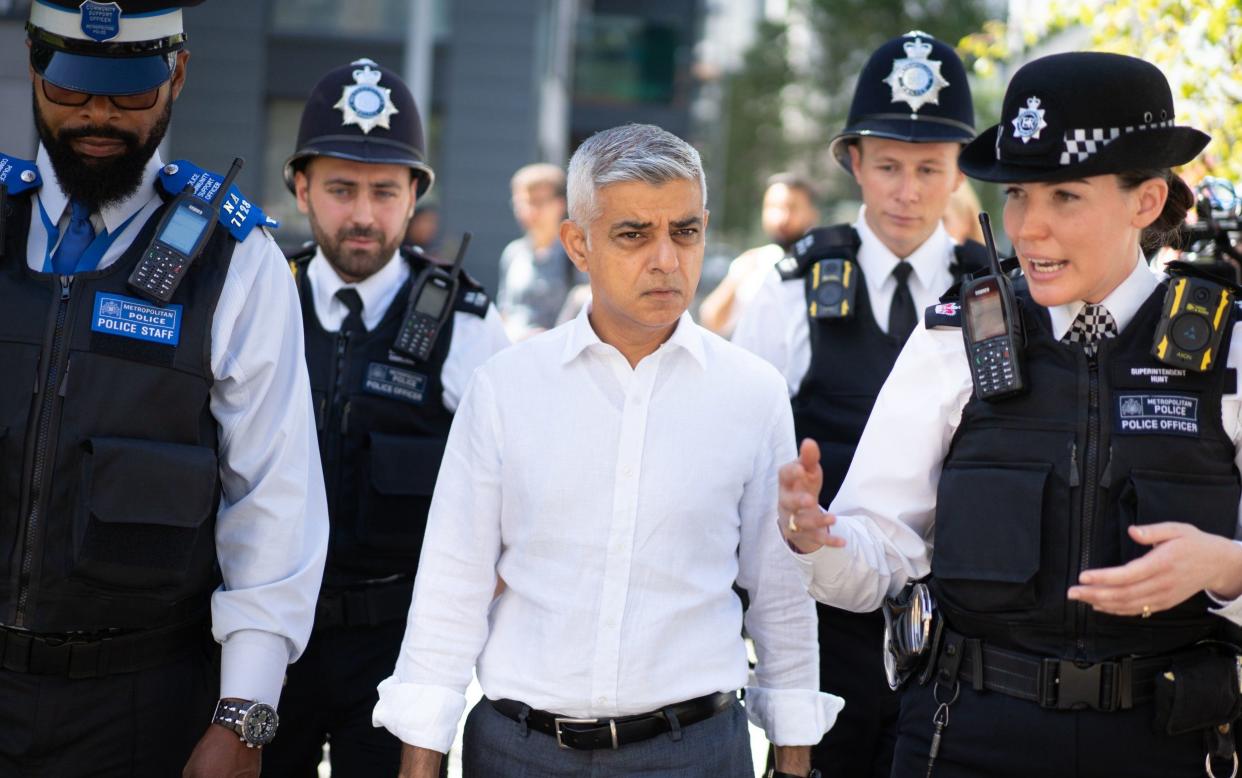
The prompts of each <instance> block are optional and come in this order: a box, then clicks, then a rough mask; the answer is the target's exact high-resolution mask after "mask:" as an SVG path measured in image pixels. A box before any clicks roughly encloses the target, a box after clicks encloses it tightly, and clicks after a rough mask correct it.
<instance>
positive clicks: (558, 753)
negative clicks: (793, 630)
mask: <svg viewBox="0 0 1242 778" xmlns="http://www.w3.org/2000/svg"><path fill="white" fill-rule="evenodd" d="M754 774H755V773H754V764H753V762H752V761H751V756H750V735H749V732H748V731H747V729H746V712H745V711H744V710H743V709H742V705H741V703H736V702H735V703H734V704H733V706H732V707H731V708H729V709H728V710H725V711H723V712H721V713H718V714H716V715H715V716H712V717H711V718H710V719H707V720H706V721H700V722H699V723H697V724H692V725H690V726H688V727H683V728H682V730H681V739H680V740H674V739H673V736H672V733H667V734H663V735H656V736H655V737H653V738H651V739H650V740H644V741H642V742H639V743H630V744H629V745H625V746H622V747H621V748H619V749H617V750H616V751H612V750H610V749H603V750H599V751H572V750H569V749H563V748H559V747H558V746H557V745H556V740H554V739H553V738H552V737H551V736H549V735H545V734H543V733H542V732H536V731H533V730H529V729H526V728H524V727H523V726H522V725H520V724H518V723H517V722H516V721H513V720H512V719H510V718H507V717H505V716H503V715H501V714H500V713H498V712H497V711H496V709H495V708H493V707H492V706H491V703H489V702H488V701H487V700H481V701H480V702H479V704H478V705H476V706H474V710H472V711H470V715H469V716H468V717H467V718H466V730H465V734H464V736H463V742H462V776H463V778H484V776H486V777H487V778H561V777H562V776H563V777H564V778H613V777H614V776H616V778H622V776H633V775H658V776H662V777H667V778H754Z"/></svg>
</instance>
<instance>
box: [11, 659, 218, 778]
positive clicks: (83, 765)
mask: <svg viewBox="0 0 1242 778" xmlns="http://www.w3.org/2000/svg"><path fill="white" fill-rule="evenodd" d="M216 653H217V652H216V651H215V644H214V643H211V641H210V638H206V639H205V640H204V642H203V645H202V646H201V647H195V648H191V649H189V650H188V651H185V652H182V653H181V655H180V656H179V657H177V658H175V659H173V660H171V661H169V663H168V664H165V665H161V666H160V667H156V668H152V669H149V670H140V671H137V672H133V673H121V674H117V675H108V676H104V677H102V678H86V679H76V680H75V679H69V678H62V677H58V676H47V675H31V674H28V673H15V672H11V671H8V670H0V775H3V776H21V777H22V778H105V777H106V778H112V777H113V776H115V778H122V777H124V778H129V777H130V776H178V775H181V770H182V768H184V767H185V763H186V761H187V760H188V759H189V758H190V752H191V751H193V750H194V746H195V744H196V743H198V741H199V738H201V737H202V736H203V734H204V733H205V732H206V731H207V727H209V726H210V725H211V717H212V714H213V712H214V711H215V706H216V698H217V694H218V690H219V688H220V681H219V676H218V672H217V666H218V662H217V659H216Z"/></svg>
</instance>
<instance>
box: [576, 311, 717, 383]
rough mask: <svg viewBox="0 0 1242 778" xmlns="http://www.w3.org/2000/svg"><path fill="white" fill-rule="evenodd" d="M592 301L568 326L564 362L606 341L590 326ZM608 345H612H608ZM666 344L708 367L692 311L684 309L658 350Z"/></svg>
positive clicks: (667, 346) (700, 364) (665, 347)
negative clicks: (589, 315) (589, 316)
mask: <svg viewBox="0 0 1242 778" xmlns="http://www.w3.org/2000/svg"><path fill="white" fill-rule="evenodd" d="M591 308H592V304H591V303H588V304H587V305H584V306H582V310H580V311H578V315H577V316H576V317H574V320H573V321H571V322H570V323H569V324H568V325H567V326H566V327H565V329H566V338H565V348H564V350H563V351H562V352H561V364H563V365H567V364H569V363H570V362H572V361H574V360H575V359H577V358H578V357H579V356H581V355H582V352H584V351H587V350H588V349H591V348H593V347H595V346H596V345H597V344H598V345H599V346H603V345H606V344H605V343H604V342H603V341H602V340H600V339H599V335H597V334H595V328H594V327H592V326H591V320H590V319H589V318H587V316H588V314H590V312H591ZM609 348H612V347H611V346H609ZM667 348H680V349H682V350H683V351H685V352H686V353H688V354H689V355H690V356H691V357H693V358H694V361H695V362H698V364H699V367H703V368H705V367H707V348H706V346H705V345H704V343H703V331H702V330H701V329H700V328H699V325H697V324H695V323H694V319H693V318H692V317H691V316H690V312H689V311H682V314H681V316H680V318H678V319H677V327H676V329H674V330H673V334H672V335H671V336H670V337H669V339H668V340H666V341H665V342H664V343H662V344H661V345H660V348H659V349H657V350H656V351H657V352H658V351H660V350H663V349H667Z"/></svg>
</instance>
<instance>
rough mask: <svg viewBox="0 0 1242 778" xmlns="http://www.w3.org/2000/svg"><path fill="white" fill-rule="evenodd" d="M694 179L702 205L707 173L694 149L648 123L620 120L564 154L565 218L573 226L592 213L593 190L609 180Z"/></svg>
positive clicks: (585, 222) (663, 181)
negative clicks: (566, 162) (571, 153)
mask: <svg viewBox="0 0 1242 778" xmlns="http://www.w3.org/2000/svg"><path fill="white" fill-rule="evenodd" d="M631 181H637V182H643V183H647V184H655V185H657V186H659V185H661V184H666V183H668V182H669V181H696V182H698V185H699V191H700V192H702V194H703V207H704V208H706V207H707V177H706V176H704V175H703V163H702V160H700V159H699V152H697V151H695V149H694V147H693V146H691V145H690V144H689V143H686V142H685V141H684V140H682V139H681V138H679V137H677V136H676V135H674V134H673V133H671V132H668V131H667V130H663V129H660V128H659V127H656V126H655V125H652V124H624V125H622V126H620V127H613V128H612V129H610V130H601V131H600V132H597V133H595V134H594V135H592V136H591V137H589V138H587V139H586V140H585V141H583V142H582V145H581V146H579V147H578V150H577V151H575V152H574V156H573V158H572V159H570V160H569V175H568V180H567V187H568V195H569V198H568V199H569V202H568V205H569V218H570V219H571V220H572V221H574V222H575V223H577V224H578V226H579V227H582V228H584V229H585V228H586V226H587V225H588V224H589V223H590V222H591V220H592V219H594V218H595V217H596V216H598V215H599V214H598V208H597V206H596V203H595V192H596V190H598V189H600V188H602V187H605V186H608V185H609V184H619V183H623V182H631Z"/></svg>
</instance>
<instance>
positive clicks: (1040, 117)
mask: <svg viewBox="0 0 1242 778" xmlns="http://www.w3.org/2000/svg"><path fill="white" fill-rule="evenodd" d="M1039 103H1040V100H1039V98H1038V97H1028V98H1027V100H1026V107H1025V108H1019V109H1018V115H1017V116H1015V117H1014V118H1013V121H1012V122H1011V124H1013V136H1014V137H1015V138H1021V139H1022V142H1023V143H1024V144H1026V143H1030V142H1031V138H1034V139H1035V140H1039V131H1040V130H1042V129H1043V128H1045V127H1047V126H1048V122H1046V121H1044V109H1043V108H1040V107H1039ZM997 137H999V135H998V136H997Z"/></svg>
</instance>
